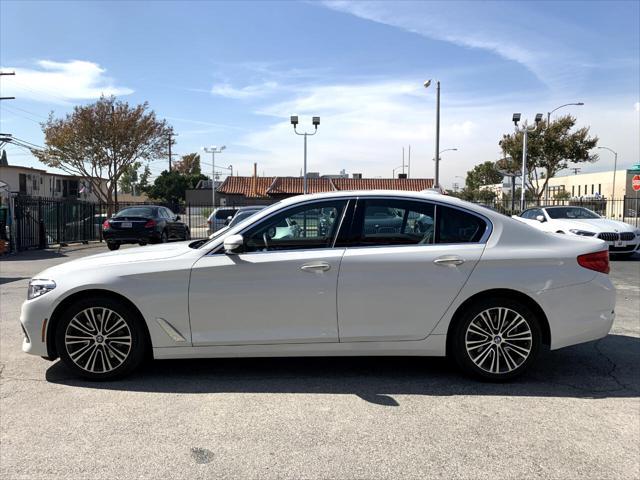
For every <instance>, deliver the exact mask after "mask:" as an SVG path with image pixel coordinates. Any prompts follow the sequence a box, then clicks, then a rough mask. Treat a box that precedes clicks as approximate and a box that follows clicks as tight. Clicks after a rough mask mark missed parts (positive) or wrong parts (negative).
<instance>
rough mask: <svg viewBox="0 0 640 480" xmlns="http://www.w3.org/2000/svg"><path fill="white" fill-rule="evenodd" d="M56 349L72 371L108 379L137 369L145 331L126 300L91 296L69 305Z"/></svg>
mask: <svg viewBox="0 0 640 480" xmlns="http://www.w3.org/2000/svg"><path fill="white" fill-rule="evenodd" d="M55 335H56V338H55V340H56V348H57V350H58V354H59V355H60V359H61V360H62V362H63V363H64V365H65V366H66V367H67V368H69V369H70V370H71V371H73V372H74V373H76V374H77V375H79V376H81V377H85V378H88V379H91V380H108V379H112V378H116V377H121V376H124V375H126V374H128V373H130V372H131V371H133V370H134V369H135V368H136V367H137V366H138V365H139V364H140V362H141V361H142V360H143V358H144V354H145V349H146V342H145V338H146V337H145V331H144V329H143V327H142V326H141V324H140V321H139V320H138V318H137V316H136V313H135V312H134V311H132V309H131V307H129V306H128V305H127V304H126V303H124V302H121V301H118V300H116V299H112V298H100V297H89V298H85V299H82V300H80V301H78V302H76V303H75V304H73V305H72V306H71V307H69V308H68V309H67V310H66V311H65V312H64V313H63V314H62V317H61V319H60V322H59V323H58V325H57V328H56V333H55Z"/></svg>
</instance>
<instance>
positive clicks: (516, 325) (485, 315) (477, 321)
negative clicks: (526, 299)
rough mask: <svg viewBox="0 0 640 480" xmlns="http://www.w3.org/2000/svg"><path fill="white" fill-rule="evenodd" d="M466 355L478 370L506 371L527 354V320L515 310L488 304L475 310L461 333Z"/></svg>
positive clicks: (529, 334) (529, 342) (529, 340)
mask: <svg viewBox="0 0 640 480" xmlns="http://www.w3.org/2000/svg"><path fill="white" fill-rule="evenodd" d="M465 346H466V351H467V355H468V356H469V358H470V359H471V361H472V362H473V363H474V364H475V365H476V366H477V367H478V368H480V369H482V370H484V371H485V372H488V373H491V374H506V373H510V372H513V371H514V370H516V369H517V368H518V367H520V366H521V365H522V364H523V363H524V362H525V361H526V360H527V359H528V358H529V356H530V355H531V350H532V348H533V334H532V332H531V327H530V325H529V323H528V322H527V320H526V319H525V318H524V317H523V316H522V315H520V314H519V313H518V312H516V311H515V310H512V309H510V308H506V307H492V308H488V309H486V310H483V311H482V312H480V313H478V314H477V315H476V316H475V317H474V318H473V320H471V322H470V323H469V326H468V327H467V330H466V333H465Z"/></svg>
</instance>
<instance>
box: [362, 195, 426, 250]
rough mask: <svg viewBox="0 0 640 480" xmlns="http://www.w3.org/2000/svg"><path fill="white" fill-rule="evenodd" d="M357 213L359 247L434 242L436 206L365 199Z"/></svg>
mask: <svg viewBox="0 0 640 480" xmlns="http://www.w3.org/2000/svg"><path fill="white" fill-rule="evenodd" d="M362 207H363V208H362V209H361V208H360V206H359V207H358V209H359V211H361V213H359V214H358V217H359V222H361V225H362V227H361V229H360V235H359V237H360V238H359V239H357V244H359V245H363V246H365V245H426V244H430V243H433V242H434V238H435V237H434V205H433V204H431V203H426V202H415V201H410V200H394V199H371V200H365V201H364V202H363V204H362Z"/></svg>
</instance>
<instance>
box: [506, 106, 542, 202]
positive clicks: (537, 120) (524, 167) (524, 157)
mask: <svg viewBox="0 0 640 480" xmlns="http://www.w3.org/2000/svg"><path fill="white" fill-rule="evenodd" d="M520 116H521V115H520V114H519V113H514V114H513V118H512V120H513V123H514V125H515V126H516V131H517V129H518V122H519V121H520ZM541 121H542V114H541V113H537V114H536V118H535V124H534V126H533V128H531V127H529V126H527V121H526V120H525V122H524V128H523V130H522V133H523V135H522V186H521V187H520V211H523V210H524V207H525V201H524V189H525V184H526V182H527V181H526V178H527V177H526V175H527V139H528V137H529V132H535V131H536V129H537V128H538V124H539V123H540V122H541ZM512 195H513V193H512Z"/></svg>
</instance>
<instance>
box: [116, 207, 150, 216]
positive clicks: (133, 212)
mask: <svg viewBox="0 0 640 480" xmlns="http://www.w3.org/2000/svg"><path fill="white" fill-rule="evenodd" d="M153 210H154V209H153V208H152V207H131V208H125V209H124V210H120V211H119V212H118V213H116V214H115V215H114V218H118V217H153Z"/></svg>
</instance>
